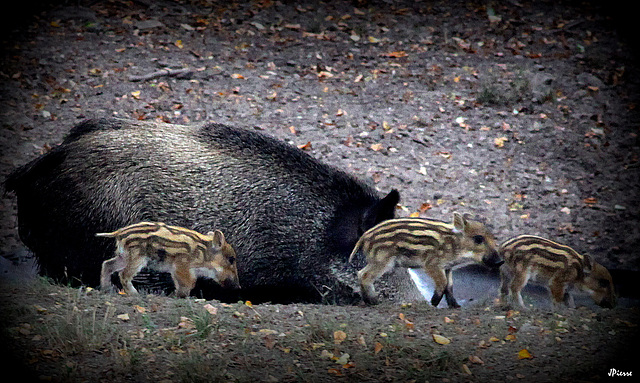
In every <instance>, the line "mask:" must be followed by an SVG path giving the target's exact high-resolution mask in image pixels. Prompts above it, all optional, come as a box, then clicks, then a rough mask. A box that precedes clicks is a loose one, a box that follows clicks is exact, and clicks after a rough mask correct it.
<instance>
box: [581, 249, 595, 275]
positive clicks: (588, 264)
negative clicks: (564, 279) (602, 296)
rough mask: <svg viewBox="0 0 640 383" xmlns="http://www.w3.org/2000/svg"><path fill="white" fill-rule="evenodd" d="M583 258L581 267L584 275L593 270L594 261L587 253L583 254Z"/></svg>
mask: <svg viewBox="0 0 640 383" xmlns="http://www.w3.org/2000/svg"><path fill="white" fill-rule="evenodd" d="M583 258H584V267H583V268H582V271H583V272H584V274H585V275H589V274H590V273H591V271H592V270H593V263H594V261H593V258H592V257H591V256H590V255H589V254H585V255H584V256H583Z"/></svg>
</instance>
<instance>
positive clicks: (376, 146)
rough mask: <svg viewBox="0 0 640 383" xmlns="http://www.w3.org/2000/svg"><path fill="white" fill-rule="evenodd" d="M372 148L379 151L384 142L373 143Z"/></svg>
mask: <svg viewBox="0 0 640 383" xmlns="http://www.w3.org/2000/svg"><path fill="white" fill-rule="evenodd" d="M369 148H370V149H371V150H373V151H374V152H379V151H380V150H382V144H379V143H378V144H372V145H371V146H370V147H369Z"/></svg>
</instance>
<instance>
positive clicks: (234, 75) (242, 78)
mask: <svg viewBox="0 0 640 383" xmlns="http://www.w3.org/2000/svg"><path fill="white" fill-rule="evenodd" d="M231 77H233V78H237V79H239V80H244V76H243V75H241V74H240V73H234V74H232V75H231Z"/></svg>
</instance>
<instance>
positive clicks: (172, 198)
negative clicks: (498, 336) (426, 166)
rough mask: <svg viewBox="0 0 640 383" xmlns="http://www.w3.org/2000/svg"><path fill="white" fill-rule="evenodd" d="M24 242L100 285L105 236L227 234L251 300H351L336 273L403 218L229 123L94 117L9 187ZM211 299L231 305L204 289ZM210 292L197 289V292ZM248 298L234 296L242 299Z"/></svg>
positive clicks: (49, 265)
mask: <svg viewBox="0 0 640 383" xmlns="http://www.w3.org/2000/svg"><path fill="white" fill-rule="evenodd" d="M6 188H7V190H13V191H15V192H16V194H17V199H18V221H19V231H20V237H21V239H22V241H23V242H24V243H25V244H26V245H27V246H28V247H29V248H30V249H31V250H33V251H34V253H35V255H36V257H37V258H38V261H39V263H40V265H41V268H42V270H43V271H44V272H45V273H46V274H47V275H50V276H52V277H54V278H56V279H65V278H66V279H68V280H71V281H72V282H73V281H75V280H76V279H79V280H81V281H82V282H83V283H86V284H89V285H96V284H97V283H98V280H99V273H100V265H101V263H102V261H104V260H105V259H107V258H108V257H110V256H111V254H112V253H113V244H106V243H104V241H100V240H99V239H97V238H95V236H94V233H96V232H102V231H107V230H109V229H112V228H114V227H123V226H126V225H129V224H132V223H135V222H139V221H161V222H171V223H172V224H175V225H178V226H183V227H189V228H191V229H194V230H196V231H199V232H207V231H209V230H211V229H213V228H219V229H220V230H222V231H223V232H224V233H225V235H226V236H227V239H228V241H229V242H230V243H233V246H234V248H235V249H236V251H237V253H238V256H239V259H238V272H239V274H240V279H241V280H242V287H243V291H242V294H243V298H245V299H251V300H252V301H257V302H259V301H264V300H271V301H276V302H293V301H307V302H318V301H320V300H321V299H322V296H321V292H326V291H331V293H332V295H333V296H332V297H328V298H329V299H331V300H333V301H336V302H345V303H348V302H351V301H352V299H354V298H355V297H356V295H354V294H353V293H352V291H351V290H352V289H351V288H350V287H348V284H347V283H344V281H342V280H340V278H338V277H336V276H335V274H334V273H335V272H334V270H342V269H344V267H345V262H346V259H347V257H348V254H349V251H350V250H351V249H352V248H353V245H354V244H355V243H356V241H357V239H358V237H359V236H360V235H361V234H362V233H363V232H364V231H366V230H367V229H369V228H370V227H372V226H374V225H375V224H376V223H378V222H381V221H383V220H385V219H389V218H393V215H394V210H395V206H396V204H397V202H398V199H399V195H398V192H397V191H395V190H394V191H392V192H391V193H389V195H388V196H386V197H385V198H382V199H381V198H380V197H379V194H378V193H377V192H376V191H375V190H374V189H373V188H372V187H370V186H367V185H365V184H364V183H362V182H361V181H359V180H357V179H356V178H354V177H352V176H350V175H348V174H346V173H344V172H342V171H340V170H337V169H335V168H333V167H330V166H327V165H324V164H322V163H320V162H319V161H317V160H315V159H314V158H312V157H311V156H309V155H308V154H306V153H304V152H302V151H300V150H298V149H297V148H295V147H292V146H290V145H287V144H285V143H283V142H281V141H278V140H276V139H274V138H271V137H268V136H266V135H263V134H260V133H257V132H255V131H250V130H245V129H239V128H233V127H229V126H224V125H220V124H211V123H209V124H201V125H194V126H182V125H168V124H162V123H156V122H146V121H129V120H123V119H97V120H88V121H85V122H83V123H82V124H80V125H78V126H76V127H75V128H73V129H72V130H71V132H70V133H69V135H68V136H67V138H66V139H65V140H64V142H63V143H62V144H61V145H59V146H56V147H54V148H53V149H52V150H51V152H49V153H47V154H45V155H43V156H41V157H39V158H37V159H35V160H34V161H32V162H31V163H29V164H27V165H25V166H23V167H22V168H20V169H18V170H16V171H15V172H14V173H13V174H12V175H11V176H10V177H9V178H8V179H7V181H6ZM199 286H200V288H201V289H204V290H205V292H207V293H208V294H205V295H206V296H207V297H218V298H223V296H222V295H221V294H223V292H222V291H218V290H216V287H215V286H211V285H209V284H206V285H205V284H201V283H199ZM198 289H199V287H198V286H196V290H198ZM237 298H238V297H237V296H236V297H228V298H227V299H228V300H234V299H237Z"/></svg>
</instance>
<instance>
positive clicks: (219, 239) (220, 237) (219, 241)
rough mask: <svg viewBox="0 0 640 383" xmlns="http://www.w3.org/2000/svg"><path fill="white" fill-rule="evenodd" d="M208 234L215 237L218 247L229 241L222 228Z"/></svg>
mask: <svg viewBox="0 0 640 383" xmlns="http://www.w3.org/2000/svg"><path fill="white" fill-rule="evenodd" d="M208 235H210V236H212V237H213V245H214V246H217V247H222V246H224V244H226V243H227V241H226V240H225V239H224V234H222V232H221V231H220V230H216V231H210V232H209V233H208Z"/></svg>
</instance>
